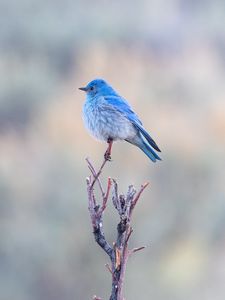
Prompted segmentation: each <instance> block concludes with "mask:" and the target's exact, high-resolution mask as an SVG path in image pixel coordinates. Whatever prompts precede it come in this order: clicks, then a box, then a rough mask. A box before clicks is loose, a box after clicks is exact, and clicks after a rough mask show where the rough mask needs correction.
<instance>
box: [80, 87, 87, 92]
mask: <svg viewBox="0 0 225 300" xmlns="http://www.w3.org/2000/svg"><path fill="white" fill-rule="evenodd" d="M79 90H81V91H84V92H87V90H88V89H87V88H86V87H80V88H79Z"/></svg>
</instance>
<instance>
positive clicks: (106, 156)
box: [104, 150, 112, 161]
mask: <svg viewBox="0 0 225 300" xmlns="http://www.w3.org/2000/svg"><path fill="white" fill-rule="evenodd" d="M104 158H105V160H108V161H111V160H112V158H111V154H110V152H109V151H107V150H106V152H105V154H104Z"/></svg>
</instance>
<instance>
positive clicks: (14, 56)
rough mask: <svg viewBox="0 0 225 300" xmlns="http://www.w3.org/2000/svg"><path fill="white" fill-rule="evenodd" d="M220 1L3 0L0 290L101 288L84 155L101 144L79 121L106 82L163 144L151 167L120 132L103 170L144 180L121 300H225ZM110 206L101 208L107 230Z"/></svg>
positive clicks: (47, 296) (106, 289) (44, 294)
mask: <svg viewBox="0 0 225 300" xmlns="http://www.w3.org/2000/svg"><path fill="white" fill-rule="evenodd" d="M224 20H225V4H224V2H223V1H220V0H214V1H203V0H199V1H190V0H170V1H162V0H151V1H149V0H141V1H133V2H132V1H128V0H125V1H117V0H114V1H111V2H110V1H84V0H83V1H81V0H77V1H72V0H54V1H51V0H39V1H35V0H29V1H27V0H20V1H12V0H8V1H2V0H1V1H0V24H1V27H0V32H1V34H0V76H1V80H0V299H1V300H30V299H32V300H53V299H54V300H62V299H63V300H72V299H79V300H80V299H81V300H82V299H92V296H93V295H94V294H97V295H99V296H101V297H102V299H108V298H109V294H110V284H111V278H110V274H109V273H108V272H107V270H106V269H105V267H104V264H105V263H107V261H108V258H107V257H106V255H105V254H104V253H103V252H102V250H101V249H100V248H99V247H98V246H97V245H96V244H95V242H94V239H93V236H92V232H91V225H90V220H89V215H88V211H87V197H86V184H85V178H86V176H88V175H89V172H88V169H87V165H86V163H85V157H86V156H89V157H91V159H92V161H93V163H94V164H95V165H96V166H98V165H99V164H100V162H101V160H102V156H103V153H104V151H105V149H106V145H105V144H103V143H99V142H97V141H95V140H94V139H92V138H91V137H90V136H89V135H88V133H87V132H86V130H85V129H84V126H83V123H82V117H81V112H82V105H83V102H84V94H82V92H81V91H78V87H80V86H83V85H84V84H86V83H87V82H88V81H90V80H91V79H93V78H96V77H103V78H105V79H107V80H108V81H109V82H110V83H111V84H112V85H113V86H114V87H115V88H116V89H117V90H118V91H119V92H120V94H121V95H123V96H124V97H125V98H127V99H129V102H130V103H131V104H132V106H133V107H134V109H135V111H136V112H137V113H138V114H139V115H140V116H141V119H142V121H143V123H144V125H145V127H146V128H147V129H148V130H149V131H150V132H151V134H152V136H153V137H154V138H155V140H156V142H157V143H158V144H159V146H160V148H161V149H162V158H163V162H160V163H157V164H153V163H151V162H150V161H149V160H148V158H147V157H146V156H145V155H144V154H143V153H142V152H141V151H139V150H138V149H137V148H135V147H132V146H131V145H129V144H127V143H117V144H116V145H114V148H113V162H112V163H109V164H108V166H107V167H106V168H105V171H104V182H105V181H106V178H107V177H108V176H111V177H114V178H117V179H118V182H119V185H120V191H121V192H124V193H125V192H126V189H127V186H128V185H129V184H131V183H134V184H135V186H136V187H139V186H140V184H141V183H143V182H145V181H150V187H149V188H148V189H147V190H146V191H145V193H144V194H143V197H142V200H141V201H140V202H139V204H138V206H137V208H136V211H135V214H134V220H133V227H134V234H133V237H132V240H131V247H134V246H141V245H147V249H146V250H144V251H142V252H140V253H137V254H135V255H134V256H133V257H132V258H131V260H130V261H129V264H128V269H127V275H126V283H125V296H126V299H129V300H134V299H146V300H147V299H158V300H164V299H166V300H170V299H171V300H172V299H173V300H197V299H204V300H211V299H214V300H220V299H221V300H222V299H225V284H224V282H225V182H224V179H225V83H224V80H225V26H224ZM117 221H118V218H117V215H116V213H115V211H114V210H113V208H112V206H111V205H109V208H108V210H107V212H106V215H105V231H106V234H107V238H108V239H109V241H110V242H113V240H114V239H115V233H116V232H115V230H116V223H117Z"/></svg>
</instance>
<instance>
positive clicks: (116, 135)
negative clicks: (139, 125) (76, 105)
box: [83, 101, 136, 141]
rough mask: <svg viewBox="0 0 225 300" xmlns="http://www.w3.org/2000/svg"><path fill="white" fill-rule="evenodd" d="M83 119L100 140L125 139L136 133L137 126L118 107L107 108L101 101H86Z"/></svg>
mask: <svg viewBox="0 0 225 300" xmlns="http://www.w3.org/2000/svg"><path fill="white" fill-rule="evenodd" d="M83 119H84V123H85V125H86V127H87V129H88V130H89V131H90V133H91V134H92V135H93V136H94V137H95V138H97V139H99V140H103V141H107V140H108V138H112V139H113V140H118V139H120V140H124V139H127V138H129V137H133V136H135V135H136V130H135V128H134V127H133V125H132V124H131V122H130V121H129V120H128V119H127V118H125V117H124V116H123V115H122V114H121V113H120V112H119V111H117V110H116V109H106V106H105V105H101V103H99V104H96V103H90V102H87V101H86V103H85V104H84V107H83Z"/></svg>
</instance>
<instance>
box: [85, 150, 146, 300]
mask: <svg viewBox="0 0 225 300" xmlns="http://www.w3.org/2000/svg"><path fill="white" fill-rule="evenodd" d="M109 154H110V153H109ZM107 160H108V156H106V155H105V159H104V161H103V163H102V165H101V166H100V169H99V170H98V171H96V170H95V168H94V166H93V164H92V163H91V162H90V160H89V159H88V158H86V161H87V164H88V168H89V170H90V171H91V175H92V176H93V179H92V178H91V176H89V177H87V179H86V183H87V193H88V210H89V213H90V218H91V223H92V228H93V234H94V237H95V240H96V242H97V243H98V245H99V246H100V247H101V248H102V249H103V250H104V251H105V252H106V253H107V255H108V256H109V257H110V260H111V266H109V264H106V265H105V266H106V268H107V269H108V271H109V272H110V273H111V275H112V293H111V296H110V300H124V297H123V295H122V289H123V283H124V277H125V271H126V264H127V261H128V258H129V256H130V255H131V254H132V253H135V252H138V251H140V250H142V249H144V248H145V247H144V246H142V247H139V248H134V249H132V250H129V249H128V243H129V239H130V236H131V234H132V232H133V229H132V227H131V216H132V212H133V209H134V208H135V206H136V204H137V202H138V200H139V198H140V196H141V194H142V192H143V191H144V189H145V188H146V187H147V186H148V183H145V184H143V185H142V186H141V188H140V190H139V191H138V192H136V189H135V188H134V186H133V185H130V186H129V187H128V191H127V193H126V196H125V195H124V194H119V192H118V184H117V182H116V180H115V179H111V178H108V181H107V187H106V193H105V192H104V189H103V186H102V184H101V181H100V178H99V177H100V175H101V173H102V170H103V168H104V166H105V164H106V162H107ZM96 182H97V183H98V187H99V190H100V192H101V199H100V200H98V201H97V200H96V198H95V194H94V187H95V184H96ZM111 187H112V202H113V205H114V207H115V209H116V211H117V212H118V215H119V218H120V222H119V224H118V225H117V238H116V241H115V242H113V245H112V246H111V245H110V244H109V243H108V241H107V239H106V238H105V234H104V229H103V213H104V211H105V209H106V206H107V202H108V200H109V195H110V190H111ZM99 203H100V204H99ZM93 299H95V300H101V299H100V298H98V297H97V296H94V298H93Z"/></svg>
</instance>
